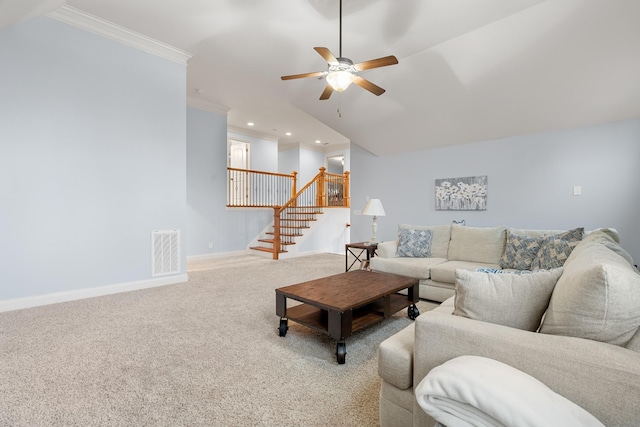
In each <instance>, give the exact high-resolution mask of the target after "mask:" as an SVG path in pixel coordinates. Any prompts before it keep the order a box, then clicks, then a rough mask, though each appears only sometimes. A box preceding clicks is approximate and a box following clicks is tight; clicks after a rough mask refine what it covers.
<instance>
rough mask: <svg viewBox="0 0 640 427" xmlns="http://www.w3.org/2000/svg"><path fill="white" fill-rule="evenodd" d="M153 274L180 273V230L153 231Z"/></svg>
mask: <svg viewBox="0 0 640 427" xmlns="http://www.w3.org/2000/svg"><path fill="white" fill-rule="evenodd" d="M151 269H152V271H151V276H152V277H156V276H167V275H169V274H178V273H180V230H153V231H152V232H151Z"/></svg>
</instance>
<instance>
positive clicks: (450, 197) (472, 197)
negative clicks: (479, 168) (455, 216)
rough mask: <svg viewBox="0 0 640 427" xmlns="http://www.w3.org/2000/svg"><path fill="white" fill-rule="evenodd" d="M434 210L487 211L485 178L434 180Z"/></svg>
mask: <svg viewBox="0 0 640 427" xmlns="http://www.w3.org/2000/svg"><path fill="white" fill-rule="evenodd" d="M436 210H438V211H484V210H487V176H486V175H484V176H468V177H463V178H445V179H436Z"/></svg>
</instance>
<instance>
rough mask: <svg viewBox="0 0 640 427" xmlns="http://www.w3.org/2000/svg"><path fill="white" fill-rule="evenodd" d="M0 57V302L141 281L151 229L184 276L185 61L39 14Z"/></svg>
mask: <svg viewBox="0 0 640 427" xmlns="http://www.w3.org/2000/svg"><path fill="white" fill-rule="evenodd" d="M0 57H1V58H2V66H1V67H0V82H2V95H1V96H0V133H1V135H0V138H1V139H2V143H1V144H0V194H2V197H0V236H2V238H1V239H0V271H2V286H0V303H2V302H3V301H5V302H6V301H7V300H15V299H25V298H27V299H28V298H30V297H38V296H43V295H51V294H57V295H58V296H59V297H60V295H67V294H73V293H76V294H77V295H80V294H83V295H85V296H87V295H88V294H89V296H90V294H92V293H93V294H100V293H101V292H102V291H101V290H100V289H101V288H102V289H104V288H109V287H114V288H118V289H121V290H122V289H123V286H124V287H125V288H126V287H131V286H132V287H136V286H141V285H143V284H144V283H147V282H148V281H151V231H152V230H156V229H157V230H165V229H179V230H181V242H180V249H181V257H180V263H181V268H180V272H181V273H183V274H180V275H178V276H174V277H177V278H179V279H182V280H184V279H185V278H186V274H184V273H185V264H186V262H185V261H186V256H185V238H186V209H185V200H186V118H185V111H186V100H185V86H186V67H185V65H184V64H177V63H174V62H171V61H168V60H166V59H162V58H160V57H157V56H154V55H150V54H148V53H144V52H142V51H139V50H137V49H134V48H131V47H127V46H124V45H122V44H120V43H117V42H114V41H111V40H107V39H105V38H102V37H100V36H98V35H95V34H92V33H89V32H86V31H83V30H80V29H77V28H75V27H72V26H70V25H67V24H64V23H61V22H58V21H55V20H53V19H50V18H47V17H39V18H34V19H30V20H27V21H24V22H21V23H18V24H15V25H12V26H8V27H5V28H2V29H0ZM163 282H164V284H166V282H167V280H164V281H163ZM61 298H62V300H64V298H65V297H61ZM45 299H46V298H45ZM71 299H73V298H71ZM58 300H60V298H59V299H58ZM26 304H29V303H26ZM18 305H19V304H18ZM35 305H38V304H35ZM0 306H2V304H0ZM1 308H2V307H0V309H1ZM18 308H19V307H18Z"/></svg>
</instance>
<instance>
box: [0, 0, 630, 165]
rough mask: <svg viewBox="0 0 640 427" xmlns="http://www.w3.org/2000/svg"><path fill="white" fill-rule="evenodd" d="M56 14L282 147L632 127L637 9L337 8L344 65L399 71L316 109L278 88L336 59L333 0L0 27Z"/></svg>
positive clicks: (510, 5) (180, 5)
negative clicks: (175, 79) (155, 54)
mask: <svg viewBox="0 0 640 427" xmlns="http://www.w3.org/2000/svg"><path fill="white" fill-rule="evenodd" d="M65 3H66V4H67V5H69V6H72V7H75V8H77V9H80V10H82V11H84V12H88V13H90V14H93V15H96V16H98V17H100V18H103V19H106V20H108V21H111V22H113V23H116V24H118V25H121V26H123V27H126V28H129V29H131V30H134V31H136V32H139V33H142V34H144V35H146V36H149V37H152V38H154V39H157V40H159V41H162V42H164V43H167V44H169V45H172V46H175V47H177V48H179V49H181V50H184V51H186V52H189V53H190V54H192V55H193V57H192V59H191V60H190V61H189V63H188V68H187V70H188V71H187V73H188V79H187V80H188V82H187V96H188V97H189V98H190V99H192V100H195V101H196V102H206V103H209V104H212V105H215V106H220V107H222V108H223V109H225V110H226V109H228V123H229V126H230V127H232V128H240V129H242V128H247V125H246V123H247V122H249V121H251V122H254V123H255V126H254V127H253V128H251V131H250V132H253V133H258V134H262V135H268V136H269V137H271V138H273V139H277V140H279V141H281V142H282V143H302V144H312V145H313V144H314V141H315V140H320V141H322V144H327V145H326V146H325V148H327V147H328V148H331V146H336V145H339V144H344V143H347V142H349V141H352V142H355V143H357V144H359V145H361V146H362V147H364V148H365V149H367V150H369V151H371V152H372V153H375V154H377V155H389V154H394V153H399V152H405V151H411V150H419V149H425V148H433V147H440V146H446V145H453V144H463V143H468V142H473V141H481V140H487V139H497V138H504V137H509V136H514V135H522V134H528V133H534V132H541V131H546V130H553V129H562V128H571V127H578V126H586V125H590V124H597V123H605V122H609V121H615V120H623V119H629V118H634V117H640V77H639V76H640V25H638V22H639V18H640V0H546V1H545V0H395V1H392V0H344V2H343V3H344V5H343V56H346V57H349V58H351V59H352V60H353V61H354V62H362V61H365V60H369V59H374V58H379V57H382V56H387V55H395V56H396V57H397V58H398V60H399V64H398V65H394V66H389V67H384V68H379V69H375V70H369V71H365V72H363V73H362V75H363V77H365V78H367V79H369V80H371V81H372V82H374V83H376V84H378V85H379V86H382V87H383V88H385V89H386V90H387V92H386V93H385V94H383V95H382V96H380V97H376V96H374V95H372V94H371V93H369V92H367V91H365V90H363V89H362V88H360V87H357V86H355V85H354V86H352V87H350V88H349V89H348V90H347V91H345V92H344V93H342V94H338V93H334V94H333V95H332V96H331V98H330V99H329V100H328V101H320V100H318V98H319V96H320V94H321V92H322V90H323V89H324V86H325V82H324V81H321V80H318V79H316V78H308V79H300V80H290V81H282V80H280V76H282V75H288V74H298V73H305V72H311V71H322V70H325V69H326V63H325V62H324V60H323V59H322V58H321V57H320V56H319V55H318V54H317V53H316V52H315V51H314V50H313V47H315V46H323V47H328V48H329V49H331V50H332V51H333V52H334V54H336V56H337V55H338V29H339V26H338V4H339V3H338V0H295V1H292V0H288V1H285V0H206V1H205V0H180V1H167V0H165V1H162V0H67V1H66V2H65V1H64V0H0V17H2V18H0V26H2V25H7V24H10V23H11V22H15V21H18V20H22V19H27V18H29V17H32V16H36V15H39V14H43V13H46V12H48V11H50V10H53V9H55V8H56V7H59V6H60V5H62V4H65ZM338 111H339V112H340V113H339V112H338ZM287 131H289V132H292V136H290V137H287V136H285V132H287Z"/></svg>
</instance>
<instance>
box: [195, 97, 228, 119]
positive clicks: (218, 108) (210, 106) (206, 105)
mask: <svg viewBox="0 0 640 427" xmlns="http://www.w3.org/2000/svg"><path fill="white" fill-rule="evenodd" d="M187 106H188V107H191V108H197V109H198V110H204V111H208V112H210V113H216V114H224V115H225V116H226V115H227V113H228V112H229V110H230V108H229V107H225V106H223V105H219V104H214V103H213V102H209V101H205V100H202V99H197V98H193V97H191V96H188V97H187Z"/></svg>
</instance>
